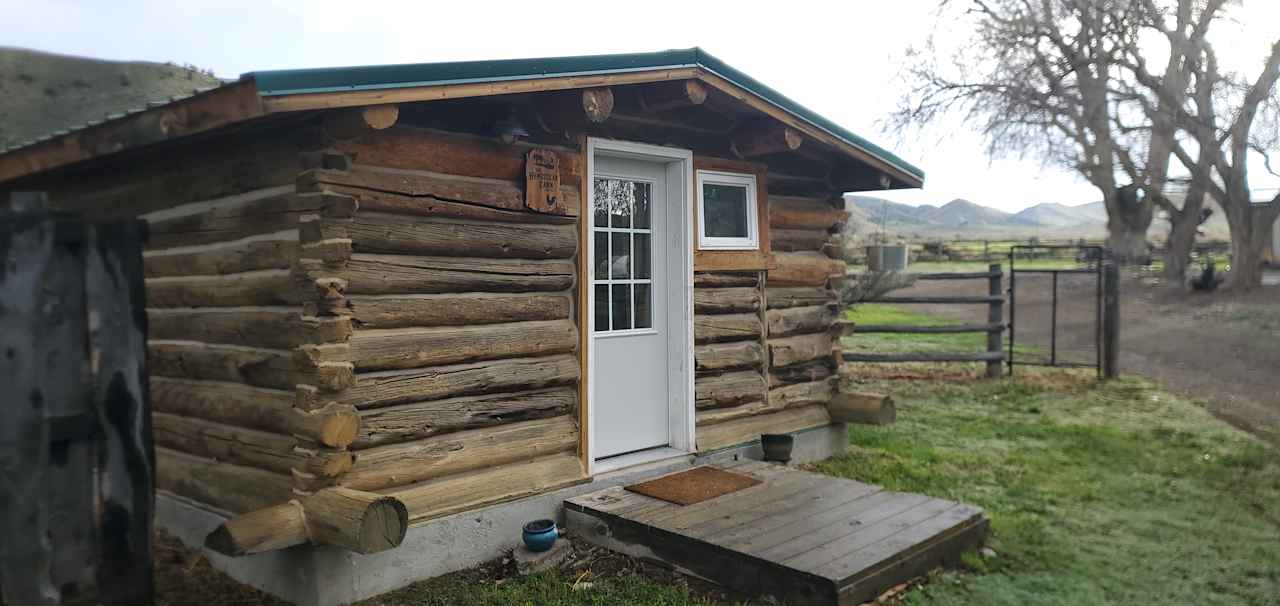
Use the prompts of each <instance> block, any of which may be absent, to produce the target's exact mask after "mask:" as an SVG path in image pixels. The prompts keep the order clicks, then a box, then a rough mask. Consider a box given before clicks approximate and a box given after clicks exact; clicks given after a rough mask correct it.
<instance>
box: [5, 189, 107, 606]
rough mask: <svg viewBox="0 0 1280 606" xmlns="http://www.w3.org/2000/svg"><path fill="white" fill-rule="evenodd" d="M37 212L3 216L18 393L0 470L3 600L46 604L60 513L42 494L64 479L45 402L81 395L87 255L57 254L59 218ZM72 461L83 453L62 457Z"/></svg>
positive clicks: (8, 326) (52, 589) (35, 200)
mask: <svg viewBox="0 0 1280 606" xmlns="http://www.w3.org/2000/svg"><path fill="white" fill-rule="evenodd" d="M42 199H43V196H40V195H38V194H14V195H13V199H12V201H11V207H12V208H14V209H15V210H23V209H28V208H31V207H32V206H31V205H33V204H39V202H40V200H42ZM32 217H33V215H30V214H29V215H26V216H13V215H10V216H5V217H0V257H2V258H3V259H4V260H5V261H4V262H5V263H6V264H8V265H9V269H8V270H6V271H5V272H3V273H0V305H2V306H3V308H4V310H5V313H3V314H0V348H2V349H3V351H5V352H8V353H7V354H6V358H5V360H4V362H3V363H0V383H3V384H4V390H5V392H6V394H7V396H9V397H11V400H9V399H7V400H6V405H5V406H4V407H3V415H4V418H3V420H2V421H0V460H3V461H4V462H5V463H4V469H3V471H0V533H2V535H0V536H3V537H4V538H3V540H0V603H5V604H15V605H16V604H32V605H35V606H44V605H56V604H61V603H62V601H61V596H60V591H59V588H58V586H57V584H56V583H54V582H53V578H52V574H51V569H52V568H53V567H54V566H55V562H54V560H55V559H60V558H58V556H59V555H60V554H58V553H57V552H56V551H55V545H54V544H53V542H52V541H51V540H50V535H51V534H52V531H53V528H54V526H55V524H53V523H52V522H53V520H52V518H57V517H63V516H61V515H60V514H61V513H62V512H61V511H58V510H56V509H55V507H51V506H50V503H49V502H48V499H47V498H46V497H45V495H46V494H49V493H51V492H54V489H55V488H58V487H61V486H62V483H61V482H56V483H55V480H56V478H55V475H56V474H54V473H51V470H50V458H51V457H50V450H51V448H50V442H51V441H52V439H51V438H52V437H53V436H51V435H50V434H51V433H52V432H51V431H50V429H51V427H50V424H49V423H46V421H45V418H46V415H47V414H48V412H47V409H48V408H50V407H57V406H58V405H59V404H61V403H63V402H65V401H66V400H67V399H73V401H74V399H75V398H79V400H80V401H83V400H84V385H83V382H82V378H81V373H82V372H83V369H84V364H85V352H84V348H83V346H82V345H81V344H79V343H77V342H76V341H75V340H74V339H70V340H68V339H67V337H68V336H73V337H74V336H81V337H82V336H83V334H84V314H83V310H84V290H83V288H84V287H83V283H82V276H83V266H81V265H79V262H81V261H82V260H83V259H81V258H79V257H78V256H77V255H65V254H58V250H57V249H58V247H57V246H56V245H55V243H54V241H55V234H54V232H55V224H54V223H53V222H52V221H47V220H46V221H40V220H38V219H33V218H32ZM45 276H47V277H45ZM77 345H80V346H77ZM60 444H61V443H60ZM71 454H77V453H72V452H69V451H68V450H67V449H60V452H59V453H58V455H59V456H58V458H59V459H62V458H63V457H67V456H68V455H71ZM78 454H83V452H79V453H78ZM68 463H71V464H73V465H75V464H81V461H75V460H70V459H67V460H62V462H61V464H62V465H67V464H68ZM87 463H88V460H87V459H86V460H84V461H83V464H87ZM89 488H90V487H89V486H87V485H86V486H84V487H83V490H82V491H79V492H78V493H77V494H75V495H73V498H77V499H79V498H83V501H81V502H77V503H65V502H64V503H58V504H57V506H67V505H70V506H71V507H72V508H82V507H87V506H89V505H90V504H91V494H92V493H91V491H90V490H89ZM81 493H83V494H81ZM85 521H87V516H83V517H82V519H81V520H65V522H70V523H71V525H74V526H77V527H79V526H84V525H85V524H84V522H85ZM88 546H89V544H88V543H87V541H82V542H81V543H80V544H79V545H78V546H77V547H79V549H77V550H76V555H77V556H78V557H76V558H75V559H76V560H79V561H81V562H83V563H85V564H88V563H90V562H87V561H85V560H86V558H85V557H84V556H85V554H84V551H85V549H84V548H86V547H88ZM88 589H89V590H90V591H91V590H92V588H91V587H90V588H88Z"/></svg>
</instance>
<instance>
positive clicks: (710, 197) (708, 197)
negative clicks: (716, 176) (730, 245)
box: [702, 183, 750, 238]
mask: <svg viewBox="0 0 1280 606" xmlns="http://www.w3.org/2000/svg"><path fill="white" fill-rule="evenodd" d="M748 208H749V206H748V205H747V188H745V187H742V186H738V185H721V184H718V183H706V184H703V186H702V217H703V220H704V221H706V226H705V229H704V231H703V233H705V234H706V235H707V237H711V238H747V237H750V232H749V231H748V227H747V211H748Z"/></svg>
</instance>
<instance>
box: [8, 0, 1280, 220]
mask: <svg viewBox="0 0 1280 606" xmlns="http://www.w3.org/2000/svg"><path fill="white" fill-rule="evenodd" d="M1243 2H1244V6H1243V7H1242V9H1241V12H1240V15H1241V21H1242V25H1241V26H1240V35H1239V36H1238V37H1233V39H1232V44H1231V46H1230V47H1227V48H1223V47H1221V46H1220V47H1219V52H1220V54H1221V55H1223V56H1224V59H1223V62H1224V63H1225V64H1232V63H1231V62H1232V61H1246V62H1247V63H1246V65H1248V66H1253V65H1254V64H1257V63H1259V62H1260V61H1261V58H1262V56H1263V54H1262V53H1263V51H1264V50H1265V44H1266V41H1267V40H1268V39H1274V38H1275V37H1276V36H1280V1H1278V0H1243ZM936 6H937V4H936V2H935V0H894V1H892V2H885V1H881V0H856V1H845V2H805V1H800V0H787V1H785V2H778V1H774V2H746V1H739V2H733V3H718V2H705V1H704V2H697V1H696V0H684V1H682V2H666V1H660V0H649V1H648V2H628V3H625V4H624V3H621V2H607V1H603V0H596V1H593V2H580V3H575V2H548V1H545V0H544V1H542V2H530V1H528V0H525V1H522V2H484V1H481V0H470V1H468V0H445V1H443V2H441V1H432V0H420V1H418V2H400V3H397V2H369V1H366V2H352V1H350V0H343V1H329V0H308V1H305V2H304V1H300V0H295V1H284V0H256V1H253V2H244V1H223V2H205V1H200V0H179V1H177V2H175V1H174V0H91V1H85V0H0V24H3V26H2V27H3V32H4V33H3V35H2V36H0V45H6V46H21V47H27V48H35V49H40V50H46V51H51V52H59V53H67V54H75V55H85V56H92V57H100V58H106V59H117V60H147V61H172V62H175V63H191V64H194V65H197V66H199V67H202V68H205V69H212V70H213V71H214V72H215V73H216V74H217V75H219V76H221V77H224V78H225V77H235V76H238V75H239V74H241V73H243V72H247V71H253V70H262V69H282V68H301V67H328V66H343V65H369V64H382V63H420V62H434V61H454V60H473V59H501V58H515V57H539V56H555V55H577V54H599V53H617V52H640V51H654V50H663V49H669V48H685V47H690V46H700V47H702V48H703V49H705V50H707V51H708V52H710V53H711V54H713V55H715V56H717V57H719V58H720V59H722V60H724V61H725V62H727V63H729V64H730V65H732V66H734V67H736V68H738V69H741V70H742V71H744V72H746V73H748V74H750V75H751V76H753V77H755V78H756V79H758V80H760V81H762V82H764V83H765V84H768V85H769V86H772V87H773V88H775V89H777V90H779V91H781V92H782V93H783V94H786V95H787V96H789V97H791V98H792V99H795V100H796V101H798V102H800V103H801V104H803V105H805V106H807V107H809V108H810V109H812V110H814V111H817V112H818V113H820V114H822V115H824V116H826V117H828V118H830V119H831V120H833V121H835V122H836V123H838V124H841V125H843V126H845V127H847V128H848V129H850V130H852V131H853V132H856V133H858V134H860V135H863V136H864V137H866V138H868V139H870V140H872V141H874V142H877V143H879V144H881V145H882V146H884V147H886V148H888V149H891V150H894V151H895V152H896V153H898V155H900V156H902V157H903V158H905V159H906V160H908V161H910V162H912V163H914V164H916V165H917V166H920V167H922V168H924V170H925V171H926V173H927V177H926V184H925V190H923V191H919V190H916V191H906V192H897V193H893V194H888V195H886V197H892V198H893V199H896V200H898V201H902V202H907V203H911V204H918V203H934V204H941V203H945V202H947V201H949V200H951V199H953V198H966V199H969V200H972V201H975V202H979V203H981V204H986V205H988V206H994V207H997V208H1001V209H1004V210H1018V209H1021V208H1024V207H1026V206H1030V205H1032V204H1037V203H1040V202H1059V203H1064V204H1082V203H1087V202H1091V201H1094V200H1097V199H1099V197H1098V195H1097V192H1096V190H1095V189H1093V188H1092V187H1091V186H1089V185H1088V184H1087V183H1085V182H1084V181H1082V180H1081V179H1080V178H1078V177H1076V176H1075V175H1074V174H1072V173H1070V172H1067V171H1063V170H1060V169H1055V168H1042V167H1041V166H1040V164H1039V162H1038V161H1036V160H1034V159H1032V160H1026V161H1020V160H1001V161H997V162H994V163H992V162H989V161H988V160H987V159H986V158H985V156H984V153H983V147H982V143H981V140H980V139H979V137H978V136H977V135H976V134H974V133H972V132H971V131H969V130H967V129H966V128H965V127H964V126H963V125H962V124H958V123H950V124H940V125H936V126H934V127H931V128H930V129H928V130H927V131H925V132H924V133H923V134H922V135H921V136H918V137H915V138H914V139H913V140H910V141H896V140H894V139H893V138H892V137H891V136H889V135H886V134H884V133H883V132H882V130H881V125H880V121H881V120H882V119H883V118H884V117H885V116H887V114H888V113H889V111H890V110H892V109H893V107H894V105H895V103H896V101H897V100H898V98H899V96H900V94H901V91H902V89H903V82H902V81H901V80H900V78H899V75H898V74H899V70H900V68H901V66H902V60H903V53H904V51H905V50H906V48H907V47H908V46H909V45H911V44H918V43H920V42H922V41H923V40H924V39H925V37H927V36H928V34H929V32H930V31H931V30H932V28H933V27H934V19H933V17H932V10H933V9H934V8H935V7H936ZM946 25H947V24H945V23H944V24H943V25H942V27H946ZM1255 70H1256V68H1255ZM1250 176H1251V178H1252V179H1253V181H1254V185H1255V187H1276V186H1278V185H1280V180H1278V179H1264V176H1266V175H1265V173H1263V172H1262V171H1261V169H1260V168H1259V169H1258V170H1253V171H1251V175H1250Z"/></svg>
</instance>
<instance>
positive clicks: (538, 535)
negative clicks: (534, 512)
mask: <svg viewBox="0 0 1280 606" xmlns="http://www.w3.org/2000/svg"><path fill="white" fill-rule="evenodd" d="M558 536H560V532H559V531H558V530H557V529H556V521H555V520H534V521H532V522H529V523H528V524H525V525H524V532H523V533H521V537H522V538H524V545H525V547H528V548H529V551H546V550H548V549H551V546H552V545H555V544H556V537H558Z"/></svg>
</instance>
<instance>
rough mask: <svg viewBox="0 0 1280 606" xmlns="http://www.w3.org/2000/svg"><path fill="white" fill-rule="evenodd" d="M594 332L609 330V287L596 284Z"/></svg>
mask: <svg viewBox="0 0 1280 606" xmlns="http://www.w3.org/2000/svg"><path fill="white" fill-rule="evenodd" d="M595 303H596V330H597V331H601V332H603V331H606V330H609V285H608V284H596V302H595Z"/></svg>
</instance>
